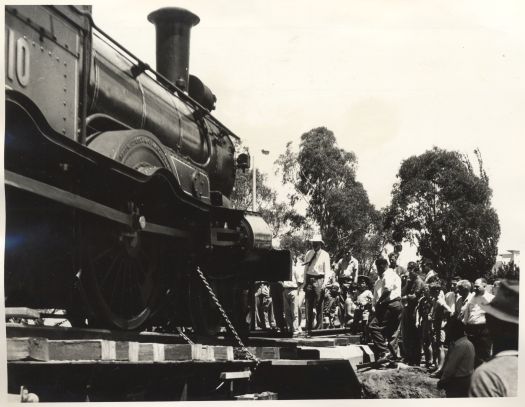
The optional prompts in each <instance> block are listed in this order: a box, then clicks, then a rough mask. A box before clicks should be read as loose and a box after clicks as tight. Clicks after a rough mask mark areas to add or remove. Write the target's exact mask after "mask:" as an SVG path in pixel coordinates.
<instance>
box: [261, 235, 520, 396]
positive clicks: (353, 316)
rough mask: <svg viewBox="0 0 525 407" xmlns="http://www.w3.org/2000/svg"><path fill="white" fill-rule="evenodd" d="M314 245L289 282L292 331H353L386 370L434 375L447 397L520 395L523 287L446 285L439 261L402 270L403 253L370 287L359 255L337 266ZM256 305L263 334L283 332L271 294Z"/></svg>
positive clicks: (393, 256) (287, 326) (481, 282)
mask: <svg viewBox="0 0 525 407" xmlns="http://www.w3.org/2000/svg"><path fill="white" fill-rule="evenodd" d="M310 242H311V246H312V248H311V249H310V250H309V251H308V252H307V253H306V254H305V255H304V256H297V257H296V258H295V259H294V268H293V273H292V280H291V281H285V282H282V283H281V286H282V301H283V309H284V317H283V324H282V329H283V330H286V331H289V333H291V334H292V335H294V336H300V335H308V334H310V333H311V331H312V330H316V329H326V328H340V327H346V328H350V330H351V331H353V332H354V333H359V334H360V335H361V340H362V342H363V343H370V344H371V347H372V350H373V352H374V354H375V360H376V362H377V363H378V364H380V365H386V366H388V365H392V366H395V365H396V364H397V363H399V362H400V361H402V362H404V363H405V364H408V365H412V366H420V367H425V368H426V369H427V370H428V372H429V373H430V374H431V376H433V377H436V378H439V382H438V386H439V387H440V388H443V389H444V390H445V392H446V394H447V397H462V396H463V397H466V396H467V395H471V396H488V395H500V396H509V395H513V394H514V395H515V394H516V385H517V382H516V379H515V378H516V375H517V349H518V348H517V338H518V325H517V324H518V284H517V283H513V282H511V281H505V280H503V281H497V282H495V283H494V285H493V286H492V287H490V288H491V291H492V292H489V290H488V288H489V287H488V286H487V281H486V280H485V279H483V278H479V279H477V280H475V281H474V282H471V281H468V280H465V279H460V278H457V277H454V278H450V279H448V280H446V281H445V280H443V279H442V278H440V276H439V275H438V273H437V272H436V271H435V270H434V267H433V266H434V265H433V263H432V261H431V260H430V259H422V260H421V261H420V262H415V261H411V262H409V263H408V264H407V267H406V268H405V267H402V266H401V265H399V264H398V263H397V261H398V258H399V252H397V251H394V252H392V253H390V255H389V256H388V260H387V259H386V258H383V257H381V258H378V259H377V260H376V261H375V272H376V273H374V274H377V278H376V279H375V281H371V279H370V277H369V276H365V275H363V274H360V269H359V262H358V261H357V259H356V258H355V257H354V256H353V254H352V252H351V251H350V252H348V253H346V254H345V255H344V256H342V258H341V259H339V260H338V261H337V262H335V263H334V264H331V261H330V256H329V254H328V253H327V252H326V251H325V250H324V249H323V245H324V243H323V240H322V238H321V236H314V238H312V239H311V240H310ZM256 303H257V304H259V305H258V306H256V309H257V316H256V317H257V318H256V319H257V324H258V326H260V327H270V328H275V329H276V323H275V320H274V316H273V315H272V314H273V309H272V304H271V303H272V300H271V295H270V292H269V285H267V284H264V283H262V284H260V285H259V286H258V288H257V291H256ZM272 321H273V322H272ZM494 372H497V373H494ZM512 375H514V376H512ZM491 392H492V394H489V393H491Z"/></svg>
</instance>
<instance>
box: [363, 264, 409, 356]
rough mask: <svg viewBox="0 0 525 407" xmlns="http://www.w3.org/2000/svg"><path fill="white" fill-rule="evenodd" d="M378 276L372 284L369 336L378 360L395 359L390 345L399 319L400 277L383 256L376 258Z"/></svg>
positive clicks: (394, 352) (401, 307)
mask: <svg viewBox="0 0 525 407" xmlns="http://www.w3.org/2000/svg"><path fill="white" fill-rule="evenodd" d="M376 268H377V274H378V278H377V281H376V284H375V285H374V300H373V304H374V307H375V316H374V319H372V322H370V326H369V330H370V337H371V339H372V342H373V343H374V353H375V354H376V360H377V361H378V362H385V361H386V360H387V359H395V358H396V357H397V354H396V351H395V350H394V349H393V347H392V343H391V342H392V341H393V339H394V338H393V336H394V334H395V333H396V331H397V329H398V327H399V323H400V320H401V311H402V309H403V305H402V304H401V278H400V277H399V276H398V275H397V273H396V272H395V271H394V270H392V269H389V268H388V261H387V260H386V259H384V258H380V259H377V260H376Z"/></svg>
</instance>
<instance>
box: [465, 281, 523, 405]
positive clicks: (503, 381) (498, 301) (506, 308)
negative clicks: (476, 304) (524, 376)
mask: <svg viewBox="0 0 525 407" xmlns="http://www.w3.org/2000/svg"><path fill="white" fill-rule="evenodd" d="M519 295H520V293H519V283H518V282H517V281H503V282H502V283H501V285H500V287H499V289H498V292H497V293H496V297H495V298H494V299H493V300H492V302H491V303H490V304H489V305H482V306H481V307H482V308H483V310H484V311H485V312H486V320H487V327H488V330H489V332H490V336H491V337H492V340H493V343H494V352H493V353H494V357H493V358H492V360H490V361H488V362H487V363H484V364H482V365H481V366H480V367H478V368H477V369H476V370H475V371H474V374H473V375H472V381H471V384H470V392H469V395H470V396H471V397H514V396H517V394H518V333H519V325H518V323H519V302H520V301H519Z"/></svg>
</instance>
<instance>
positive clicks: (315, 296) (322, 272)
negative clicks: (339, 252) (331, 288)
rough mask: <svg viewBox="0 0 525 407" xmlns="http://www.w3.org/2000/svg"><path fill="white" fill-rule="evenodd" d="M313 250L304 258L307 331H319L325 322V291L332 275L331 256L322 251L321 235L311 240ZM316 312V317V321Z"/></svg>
mask: <svg viewBox="0 0 525 407" xmlns="http://www.w3.org/2000/svg"><path fill="white" fill-rule="evenodd" d="M310 243H311V244H312V249H311V250H309V251H308V252H307V253H306V255H305V257H304V282H305V286H304V291H305V298H306V329H307V330H308V331H311V330H312V329H318V328H321V327H322V322H323V291H324V287H325V286H326V285H327V283H328V280H329V278H330V275H331V273H332V271H331V269H330V256H329V255H328V253H327V252H326V251H325V250H323V249H322V246H323V245H324V242H323V239H322V237H321V235H315V236H314V237H313V238H312V239H310ZM314 310H315V312H316V317H315V321H314Z"/></svg>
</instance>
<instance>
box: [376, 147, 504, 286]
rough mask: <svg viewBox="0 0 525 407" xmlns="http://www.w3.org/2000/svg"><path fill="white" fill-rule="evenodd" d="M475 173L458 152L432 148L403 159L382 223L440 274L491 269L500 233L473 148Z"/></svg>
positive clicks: (466, 275) (471, 273)
mask: <svg viewBox="0 0 525 407" xmlns="http://www.w3.org/2000/svg"><path fill="white" fill-rule="evenodd" d="M476 156H477V158H478V167H479V175H477V174H476V173H475V171H474V169H473V166H472V164H471V163H470V161H469V160H468V158H467V157H465V156H464V155H461V154H459V153H458V152H455V151H446V150H442V149H439V148H437V147H434V148H433V149H432V150H429V151H426V152H425V153H424V154H421V155H419V156H412V157H410V158H408V159H406V160H404V161H403V162H402V164H401V167H400V169H399V173H398V174H397V178H398V182H397V183H396V184H394V188H393V192H392V203H391V206H390V208H389V209H388V212H387V215H386V218H385V226H386V227H387V228H392V230H393V237H394V240H396V241H401V240H402V239H408V240H409V241H411V242H413V243H416V244H417V245H418V251H419V254H420V255H422V256H424V257H427V258H430V259H432V260H433V261H434V264H435V265H436V267H435V268H436V271H438V273H439V274H440V275H441V276H442V277H450V276H454V275H460V276H462V277H464V278H469V279H474V278H476V277H478V276H484V275H486V274H487V273H488V272H489V271H490V269H491V268H492V266H493V264H494V262H495V258H496V254H497V243H498V239H499V234H500V227H499V220H498V216H497V214H496V211H495V210H494V209H493V208H492V207H491V195H492V191H491V189H490V187H489V179H488V177H487V174H486V173H485V171H484V169H483V162H482V160H481V155H480V154H479V151H477V150H476Z"/></svg>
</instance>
